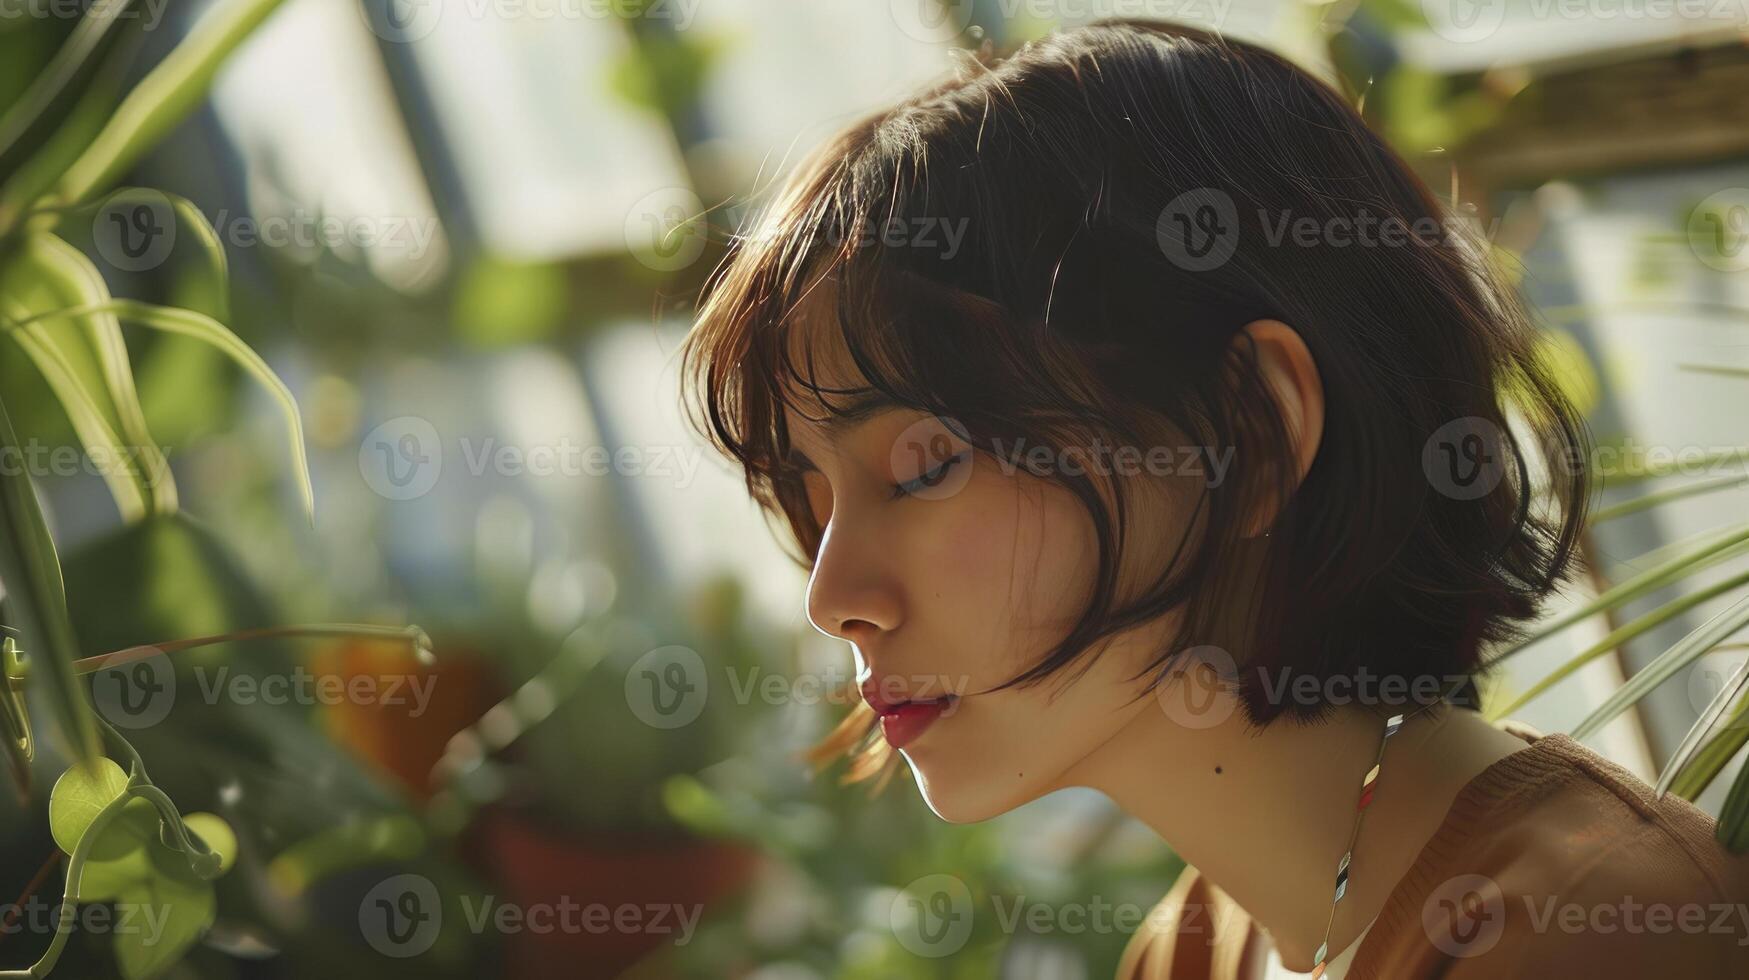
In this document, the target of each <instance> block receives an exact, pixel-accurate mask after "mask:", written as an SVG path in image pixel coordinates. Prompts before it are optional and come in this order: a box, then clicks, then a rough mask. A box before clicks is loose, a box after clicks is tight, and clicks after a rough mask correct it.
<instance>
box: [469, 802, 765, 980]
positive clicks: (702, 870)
mask: <svg viewBox="0 0 1749 980" xmlns="http://www.w3.org/2000/svg"><path fill="white" fill-rule="evenodd" d="M468 838H469V851H470V858H471V859H472V860H474V861H475V862H476V863H477V867H478V870H479V871H480V873H481V874H483V875H486V876H487V877H489V878H490V879H492V880H493V881H495V882H497V883H498V885H499V887H500V888H501V889H502V893H501V894H500V895H499V896H498V899H499V900H500V902H502V903H505V904H509V905H512V906H515V907H516V908H518V909H521V910H529V909H534V908H536V907H541V908H544V909H555V908H569V909H574V910H576V911H573V912H571V913H570V916H571V918H570V920H569V921H570V922H571V923H573V925H572V926H571V927H569V928H558V927H554V928H550V929H545V930H541V931H536V930H534V929H530V928H523V929H520V930H506V931H505V934H504V936H503V940H504V958H505V962H504V972H503V976H504V977H506V978H508V980H561V978H562V980H578V978H593V977H602V978H607V977H617V976H619V975H620V974H621V973H622V972H624V971H625V970H626V969H627V968H629V967H630V966H632V965H633V964H634V963H637V962H638V961H639V960H641V959H643V958H644V957H646V956H648V955H650V954H651V953H653V952H654V951H655V950H656V949H657V948H659V947H661V946H664V945H667V944H670V943H673V942H675V941H676V940H677V939H680V938H682V936H683V933H682V929H683V928H685V927H683V925H682V923H681V921H680V919H679V917H678V916H677V914H676V909H680V910H684V912H685V915H686V919H687V921H688V922H690V923H692V924H694V925H696V922H697V919H698V917H699V916H700V915H702V914H703V910H705V909H706V908H708V907H709V906H710V905H711V904H713V903H715V902H718V901H720V900H722V899H724V898H727V897H729V896H731V895H733V894H735V893H736V892H738V891H740V890H741V889H743V888H744V887H745V886H746V885H747V883H748V882H749V881H750V880H751V878H752V876H753V872H754V870H755V869H756V868H757V866H758V864H759V862H760V859H761V858H760V855H759V853H758V852H757V851H755V850H753V849H752V848H750V847H747V846H745V845H743V844H739V843H736V842H730V841H719V840H701V839H697V838H691V837H680V836H671V835H661V834H600V835H590V836H570V835H565V834H561V833H558V832H556V831H554V830H552V829H549V828H546V827H541V826H538V825H536V824H535V823H534V822H533V821H531V820H529V819H527V818H526V817H524V816H522V815H520V814H517V813H515V812H513V811H509V810H506V809H503V808H488V809H486V810H482V811H480V813H479V814H478V819H477V820H476V821H475V822H474V824H473V825H472V827H471V828H470V829H469V832H468ZM616 916H618V917H620V918H619V921H618V923H617V924H616V922H615V917H616ZM554 921H555V922H558V921H561V920H557V919H555V920H554ZM489 928H490V927H489ZM639 975H640V976H641V977H656V976H661V974H660V973H640V974H639Z"/></svg>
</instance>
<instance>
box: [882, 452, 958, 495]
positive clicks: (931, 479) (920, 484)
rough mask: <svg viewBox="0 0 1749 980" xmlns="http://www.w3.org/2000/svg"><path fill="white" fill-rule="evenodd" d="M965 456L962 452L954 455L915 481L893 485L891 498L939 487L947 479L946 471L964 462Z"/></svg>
mask: <svg viewBox="0 0 1749 980" xmlns="http://www.w3.org/2000/svg"><path fill="white" fill-rule="evenodd" d="M965 455H966V454H965V453H964V452H960V453H955V454H954V455H952V456H949V457H948V458H946V459H944V460H942V461H941V463H940V465H938V466H936V467H935V468H934V469H932V470H930V471H929V472H927V473H923V474H921V475H919V476H918V477H917V478H916V479H913V480H906V481H905V482H903V483H895V484H893V497H894V498H895V499H897V498H899V497H902V496H906V495H910V494H917V493H921V492H922V491H924V490H928V489H930V488H931V487H937V486H940V485H941V481H943V480H945V479H947V474H948V471H949V470H952V469H953V468H954V467H955V466H957V465H959V464H960V463H962V462H964V461H965Z"/></svg>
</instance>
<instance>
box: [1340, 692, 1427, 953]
mask: <svg viewBox="0 0 1749 980" xmlns="http://www.w3.org/2000/svg"><path fill="white" fill-rule="evenodd" d="M1444 702H1445V699H1444V698H1440V699H1438V700H1435V701H1429V702H1428V703H1426V704H1424V705H1422V706H1421V707H1419V708H1416V709H1415V710H1414V711H1411V712H1409V713H1408V714H1407V715H1392V716H1391V717H1390V718H1389V719H1388V720H1387V721H1386V722H1385V733H1384V735H1383V736H1382V737H1381V738H1380V739H1379V751H1378V754H1377V755H1375V756H1374V757H1373V760H1372V768H1371V769H1368V770H1367V772H1366V778H1364V779H1362V780H1361V781H1360V800H1359V801H1358V802H1357V803H1356V804H1355V807H1354V829H1353V830H1351V831H1349V833H1348V847H1347V848H1346V849H1345V850H1344V851H1343V852H1342V860H1341V862H1339V863H1338V864H1337V865H1336V897H1335V898H1333V899H1331V900H1330V917H1329V918H1328V919H1326V920H1324V941H1323V942H1321V943H1319V944H1318V952H1317V953H1315V954H1313V956H1312V958H1313V959H1314V960H1316V961H1317V965H1316V966H1314V967H1312V976H1311V980H1320V978H1321V977H1323V976H1324V968H1325V966H1326V964H1327V957H1328V955H1329V952H1330V927H1331V926H1332V925H1334V924H1335V923H1336V906H1337V905H1340V904H1341V903H1342V896H1343V895H1346V894H1347V893H1348V865H1349V863H1350V862H1351V861H1353V860H1354V842H1355V841H1356V840H1357V839H1359V837H1360V825H1361V822H1362V821H1363V820H1365V819H1366V808H1367V805H1368V804H1370V803H1371V802H1372V791H1373V787H1374V786H1375V785H1377V783H1378V781H1379V767H1380V766H1381V765H1382V764H1383V763H1384V758H1385V746H1386V745H1387V744H1388V743H1389V742H1390V741H1391V736H1392V735H1395V734H1397V729H1399V728H1402V727H1403V723H1404V722H1405V721H1408V720H1409V719H1410V718H1413V717H1415V716H1416V715H1419V714H1421V713H1422V712H1423V711H1426V710H1427V709H1428V708H1431V707H1433V706H1434V705H1436V704H1443V703H1444Z"/></svg>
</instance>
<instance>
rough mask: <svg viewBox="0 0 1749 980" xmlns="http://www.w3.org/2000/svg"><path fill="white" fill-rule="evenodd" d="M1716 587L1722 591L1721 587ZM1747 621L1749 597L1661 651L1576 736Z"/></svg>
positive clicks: (1741, 577) (1590, 730) (1605, 720)
mask: <svg viewBox="0 0 1749 980" xmlns="http://www.w3.org/2000/svg"><path fill="white" fill-rule="evenodd" d="M1744 581H1749V574H1745V575H1739V576H1737V577H1736V579H1734V580H1728V581H1727V582H1725V583H1722V584H1723V585H1725V586H1727V587H1735V586H1736V585H1741V584H1742V583H1743V582H1744ZM1714 588H1715V589H1717V590H1718V591H1723V589H1718V587H1714ZM1709 591H1714V590H1712V589H1708V590H1702V592H1701V593H1697V595H1701V596H1705V593H1706V592H1709ZM1709 598H1710V597H1709ZM1745 623H1749V596H1744V597H1742V598H1741V599H1738V600H1737V601H1736V602H1734V603H1732V604H1731V605H1730V606H1728V607H1727V608H1726V609H1725V610H1724V611H1723V612H1721V613H1719V614H1718V615H1716V616H1714V617H1713V618H1711V619H1709V620H1707V621H1706V622H1704V623H1702V624H1700V625H1699V626H1696V627H1695V628H1694V629H1693V630H1692V631H1691V632H1690V633H1689V634H1688V635H1687V636H1685V637H1683V638H1682V639H1680V640H1678V641H1677V642H1676V644H1675V645H1674V646H1672V647H1671V648H1670V649H1668V650H1666V651H1664V652H1663V653H1661V654H1659V655H1658V658H1657V659H1656V660H1653V661H1652V662H1651V663H1649V664H1647V665H1646V666H1644V667H1642V668H1640V670H1639V672H1638V673H1636V674H1634V676H1632V677H1630V678H1628V680H1627V683H1625V684H1623V685H1622V686H1621V687H1619V688H1617V689H1616V691H1615V693H1613V694H1611V695H1610V696H1609V697H1608V698H1606V699H1605V700H1604V702H1603V703H1602V704H1601V705H1598V706H1597V710H1595V711H1593V712H1591V714H1590V715H1588V716H1586V718H1585V720H1584V721H1582V722H1580V723H1579V726H1578V727H1577V728H1575V729H1573V737H1574V738H1584V737H1586V736H1587V735H1590V734H1591V733H1593V732H1595V731H1597V730H1598V729H1599V728H1602V727H1603V726H1604V725H1605V724H1607V723H1608V722H1609V720H1610V719H1611V718H1614V717H1615V716H1616V715H1618V714H1620V713H1621V712H1622V710H1623V709H1625V708H1627V706H1628V705H1631V704H1633V703H1634V702H1636V701H1638V700H1639V699H1641V698H1643V697H1645V696H1646V694H1647V692H1649V691H1651V690H1652V688H1654V687H1657V686H1658V685H1659V684H1662V683H1664V682H1665V681H1667V680H1669V679H1670V678H1671V677H1673V676H1675V674H1676V672H1677V671H1679V670H1681V669H1682V668H1684V667H1686V666H1688V665H1689V664H1691V663H1693V662H1694V661H1695V659H1696V658H1698V657H1699V656H1700V655H1701V654H1703V653H1706V652H1707V651H1708V650H1711V649H1712V648H1713V647H1716V646H1718V645H1719V644H1720V643H1723V642H1725V640H1726V639H1728V638H1729V637H1730V635H1731V634H1732V633H1735V632H1736V631H1737V630H1738V629H1740V628H1742V626H1743V624H1745Z"/></svg>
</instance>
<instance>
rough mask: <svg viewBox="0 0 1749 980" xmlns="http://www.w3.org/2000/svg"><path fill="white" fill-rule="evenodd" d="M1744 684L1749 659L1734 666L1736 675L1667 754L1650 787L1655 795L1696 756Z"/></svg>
mask: <svg viewBox="0 0 1749 980" xmlns="http://www.w3.org/2000/svg"><path fill="white" fill-rule="evenodd" d="M1746 685H1749V660H1745V661H1744V662H1743V663H1741V664H1739V665H1738V666H1737V670H1736V672H1735V673H1733V674H1732V675H1731V677H1730V679H1729V680H1727V681H1726V682H1725V683H1724V685H1723V686H1721V687H1720V688H1719V693H1718V694H1717V695H1715V696H1714V697H1713V699H1712V701H1710V702H1708V704H1707V706H1706V710H1705V711H1702V712H1701V713H1700V717H1699V718H1698V719H1696V720H1695V722H1694V725H1693V726H1692V727H1690V728H1689V729H1688V733H1687V734H1685V735H1683V736H1682V744H1681V745H1678V746H1677V747H1676V751H1675V752H1673V753H1671V755H1670V761H1669V762H1666V763H1665V764H1664V771H1663V772H1662V773H1660V774H1659V776H1658V785H1657V786H1655V787H1653V790H1654V791H1655V792H1656V793H1657V794H1658V795H1659V796H1663V795H1664V791H1665V790H1667V789H1669V788H1670V784H1671V783H1672V782H1675V780H1676V775H1677V773H1679V772H1681V771H1682V770H1683V768H1684V767H1686V766H1687V765H1688V762H1689V760H1690V759H1691V758H1693V757H1694V756H1695V755H1696V754H1698V752H1699V750H1700V747H1701V745H1702V744H1704V743H1705V742H1706V738H1707V736H1708V735H1711V734H1712V733H1713V729H1714V727H1715V726H1717V724H1718V722H1719V719H1720V718H1723V717H1724V715H1725V710H1726V709H1727V708H1729V707H1730V706H1731V705H1733V704H1735V703H1737V699H1738V698H1739V697H1741V696H1742V694H1743V690H1744V687H1745V686H1746Z"/></svg>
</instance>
